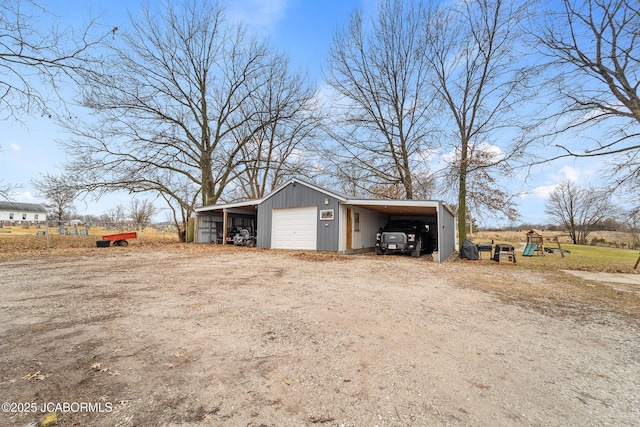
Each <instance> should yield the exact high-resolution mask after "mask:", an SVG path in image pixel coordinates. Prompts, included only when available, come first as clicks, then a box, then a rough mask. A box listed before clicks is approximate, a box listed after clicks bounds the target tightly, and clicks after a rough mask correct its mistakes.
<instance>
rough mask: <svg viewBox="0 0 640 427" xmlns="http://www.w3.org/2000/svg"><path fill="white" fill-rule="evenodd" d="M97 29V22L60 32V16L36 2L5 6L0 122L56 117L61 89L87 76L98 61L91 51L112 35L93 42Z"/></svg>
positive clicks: (0, 11) (1, 11)
mask: <svg viewBox="0 0 640 427" xmlns="http://www.w3.org/2000/svg"><path fill="white" fill-rule="evenodd" d="M47 23H49V25H50V26H49V27H48V28H47V27H45V25H46V24H47ZM94 29H98V26H97V24H96V21H95V20H90V21H89V23H88V25H86V26H84V27H82V28H72V27H68V28H59V27H58V25H57V22H56V17H55V15H54V14H52V13H51V12H49V11H47V10H46V9H45V8H43V7H42V6H40V5H39V4H38V3H36V2H35V1H32V0H4V1H3V2H2V3H0V119H7V118H9V117H13V118H15V119H17V120H19V119H20V117H19V116H20V114H22V113H27V114H31V113H39V114H43V115H47V116H50V115H54V114H56V110H57V108H56V107H59V104H58V102H59V101H62V99H63V97H62V96H61V95H60V93H59V92H58V91H59V89H60V88H61V87H62V85H64V84H65V82H66V79H67V78H71V79H74V78H75V77H76V73H77V72H79V71H86V70H87V67H88V65H89V64H90V63H91V62H93V61H94V59H92V58H91V56H89V53H90V50H91V48H92V47H95V46H96V45H97V44H98V43H99V42H100V41H101V40H102V39H103V38H104V37H105V33H106V34H109V33H111V31H109V32H103V34H102V35H101V36H94V35H92V32H93V30H94ZM112 31H115V30H112ZM52 104H53V105H52Z"/></svg>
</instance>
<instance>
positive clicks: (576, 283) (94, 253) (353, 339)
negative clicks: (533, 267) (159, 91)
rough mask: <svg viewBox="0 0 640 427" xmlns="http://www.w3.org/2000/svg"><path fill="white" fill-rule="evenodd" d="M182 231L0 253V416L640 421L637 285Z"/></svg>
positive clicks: (199, 422)
mask: <svg viewBox="0 0 640 427" xmlns="http://www.w3.org/2000/svg"><path fill="white" fill-rule="evenodd" d="M191 246H193V245H191ZM181 247H182V246H181ZM182 248H183V249H182V250H170V249H168V248H164V247H151V248H142V247H135V246H129V247H128V248H104V249H98V248H93V249H86V248H80V249H77V250H75V251H71V252H69V253H67V254H60V253H55V254H53V255H47V254H38V256H24V257H18V258H14V259H3V260H2V261H1V262H0V289H2V299H1V300H0V396H1V400H2V402H5V403H3V405H2V408H3V411H2V413H0V425H3V426H4V425H9V426H26V425H35V423H37V422H38V420H39V419H40V418H41V416H43V412H55V413H56V417H57V424H56V425H59V426H160V425H166V426H301V425H327V426H342V425H344V426H374V425H378V426H409V425H464V426H485V425H509V426H511V425H536V426H537V425H545V426H568V425H580V426H599V425H617V426H619V425H629V426H632V425H638V424H640V293H639V292H638V289H637V287H635V288H634V287H630V285H627V287H624V288H620V287H615V286H610V285H608V284H604V283H599V282H594V281H588V280H583V279H580V278H577V277H574V276H571V275H569V274H565V273H562V272H541V271H530V270H526V269H521V268H517V267H515V266H510V265H499V264H497V263H493V262H491V261H487V262H484V263H482V262H481V263H478V262H475V263H474V262H460V261H459V262H454V263H445V264H437V263H433V262H430V261H428V260H427V259H425V257H423V258H420V259H413V258H410V257H402V256H385V257H376V256H374V255H358V256H338V255H325V254H315V253H304V252H279V251H265V250H258V249H246V248H241V249H235V250H224V249H220V248H219V247H215V246H206V247H199V248H197V249H189V248H186V247H182ZM6 403H9V406H7V405H6Z"/></svg>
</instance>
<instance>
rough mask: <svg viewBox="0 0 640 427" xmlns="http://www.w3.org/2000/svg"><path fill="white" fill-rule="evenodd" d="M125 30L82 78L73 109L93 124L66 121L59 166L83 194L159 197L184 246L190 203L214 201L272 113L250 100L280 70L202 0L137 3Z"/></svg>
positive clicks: (262, 46)
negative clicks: (139, 10)
mask: <svg viewBox="0 0 640 427" xmlns="http://www.w3.org/2000/svg"><path fill="white" fill-rule="evenodd" d="M132 27H133V28H132V30H131V31H130V32H125V33H124V34H123V35H122V36H121V38H118V37H116V40H114V41H113V44H112V46H111V49H112V50H111V52H112V53H111V55H110V56H109V57H108V58H106V59H105V65H104V68H103V69H101V70H100V72H99V73H98V72H95V73H91V74H87V75H85V77H86V81H85V82H84V85H83V86H82V87H81V88H82V94H81V95H82V99H81V103H82V105H83V106H85V107H87V108H89V109H91V110H92V112H93V113H94V115H95V117H96V118H97V119H98V120H97V123H96V124H93V125H89V124H84V123H79V122H78V121H76V120H74V121H72V122H68V123H67V124H66V125H67V128H68V129H69V130H70V131H71V132H73V134H74V135H75V138H73V139H72V140H71V141H67V142H65V143H64V147H65V149H66V150H67V152H68V153H69V154H70V155H71V156H74V161H73V162H70V164H69V165H68V168H69V169H70V170H72V171H74V172H78V173H76V174H77V175H78V176H82V177H83V184H84V188H85V189H86V190H87V191H114V190H122V189H124V190H127V191H129V192H131V193H141V192H152V193H156V194H159V195H160V196H161V197H162V198H163V199H164V200H166V201H167V203H168V205H169V207H170V209H171V211H172V212H173V217H174V221H175V222H176V226H178V229H179V230H180V233H179V234H180V237H181V238H182V239H184V237H185V226H186V221H187V219H188V218H189V216H190V215H191V213H192V212H193V210H194V208H195V206H196V203H198V201H199V202H200V203H201V204H203V205H207V204H214V203H216V201H217V200H218V199H220V197H221V196H222V195H223V194H224V192H225V190H227V188H228V184H229V183H230V182H232V181H233V180H234V179H235V178H236V177H237V175H238V173H239V168H240V166H241V165H242V163H243V159H242V157H241V156H240V153H241V151H242V149H243V147H244V146H245V144H247V143H248V142H249V141H252V140H253V138H254V137H255V136H256V135H257V134H258V133H259V132H260V131H262V130H263V129H264V128H265V127H266V126H268V125H269V124H270V123H271V122H272V121H273V119H274V117H277V115H278V114H279V112H278V111H265V110H264V109H262V108H263V107H264V105H261V104H260V102H258V100H257V99H256V97H258V96H259V95H260V94H261V93H262V92H261V88H263V87H264V86H265V85H267V84H268V83H269V79H270V78H272V77H273V74H272V71H273V70H274V69H275V70H278V71H279V72H286V67H281V65H282V64H281V61H282V56H279V55H276V54H274V53H273V52H272V51H271V49H270V47H269V46H268V45H267V44H266V43H262V42H260V41H258V40H256V39H255V38H253V37H250V36H249V35H248V34H247V32H246V31H245V30H244V29H243V28H242V27H237V26H231V25H228V24H227V23H226V22H225V20H224V15H223V11H222V9H221V8H220V7H219V6H218V5H216V4H213V3H211V2H209V1H207V0H201V1H200V0H199V1H194V2H185V3H184V4H183V6H180V7H178V6H174V5H172V4H170V3H167V4H166V6H165V7H164V8H163V9H160V10H158V11H157V12H156V11H152V10H151V9H149V7H148V6H147V7H145V8H144V13H143V17H142V18H141V19H133V17H132ZM274 67H275V68H274ZM240 130H242V132H240ZM98 194H100V193H98Z"/></svg>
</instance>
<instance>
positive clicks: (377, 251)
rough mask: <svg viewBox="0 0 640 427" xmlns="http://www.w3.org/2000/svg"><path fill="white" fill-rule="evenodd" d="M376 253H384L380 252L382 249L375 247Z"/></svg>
mask: <svg viewBox="0 0 640 427" xmlns="http://www.w3.org/2000/svg"><path fill="white" fill-rule="evenodd" d="M376 255H384V253H383V252H382V249H380V248H378V247H376Z"/></svg>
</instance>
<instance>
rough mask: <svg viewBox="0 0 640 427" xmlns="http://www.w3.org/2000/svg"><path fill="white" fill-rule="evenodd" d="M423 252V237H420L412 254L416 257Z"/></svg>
mask: <svg viewBox="0 0 640 427" xmlns="http://www.w3.org/2000/svg"><path fill="white" fill-rule="evenodd" d="M420 252H422V239H418V241H417V242H416V247H415V248H414V249H413V251H411V256H412V257H414V258H420V255H421V253H420Z"/></svg>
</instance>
